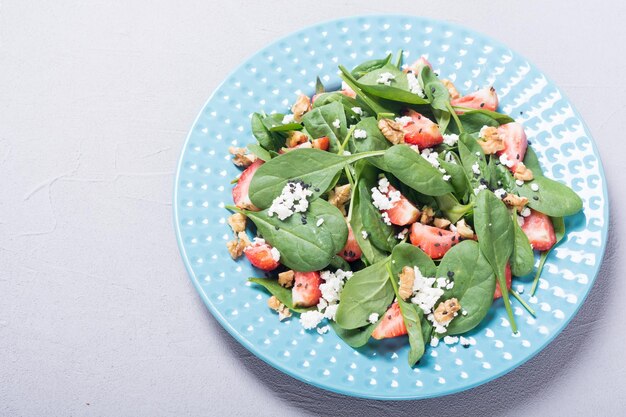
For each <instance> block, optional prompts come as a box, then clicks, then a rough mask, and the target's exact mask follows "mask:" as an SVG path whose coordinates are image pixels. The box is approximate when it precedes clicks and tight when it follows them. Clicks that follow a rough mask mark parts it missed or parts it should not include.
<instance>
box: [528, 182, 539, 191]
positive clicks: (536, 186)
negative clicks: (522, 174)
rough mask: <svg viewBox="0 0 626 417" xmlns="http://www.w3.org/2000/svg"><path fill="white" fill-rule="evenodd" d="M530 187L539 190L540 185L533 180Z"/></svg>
mask: <svg viewBox="0 0 626 417" xmlns="http://www.w3.org/2000/svg"><path fill="white" fill-rule="evenodd" d="M530 189H531V190H533V191H539V185H537V183H534V182H533V183H532V184H530Z"/></svg>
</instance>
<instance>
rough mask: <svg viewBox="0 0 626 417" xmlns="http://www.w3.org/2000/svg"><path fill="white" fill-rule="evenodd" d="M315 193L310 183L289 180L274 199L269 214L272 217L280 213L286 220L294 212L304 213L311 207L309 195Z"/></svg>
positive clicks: (281, 217) (280, 217)
mask: <svg viewBox="0 0 626 417" xmlns="http://www.w3.org/2000/svg"><path fill="white" fill-rule="evenodd" d="M311 195H313V191H311V190H310V189H309V187H308V185H305V184H303V183H302V182H292V181H290V182H288V183H287V184H285V187H284V188H283V191H282V193H281V194H280V195H279V196H278V197H276V198H275V199H274V201H272V205H271V206H270V208H269V210H268V211H267V214H268V215H269V216H270V217H272V216H274V214H276V215H278V218H279V219H280V220H285V219H286V218H288V217H290V216H291V215H292V214H294V213H304V212H305V211H307V209H308V208H309V200H307V197H309V196H311Z"/></svg>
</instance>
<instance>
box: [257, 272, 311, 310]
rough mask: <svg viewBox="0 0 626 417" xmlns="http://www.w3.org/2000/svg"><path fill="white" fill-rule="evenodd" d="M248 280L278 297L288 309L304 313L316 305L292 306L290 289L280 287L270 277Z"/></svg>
mask: <svg viewBox="0 0 626 417" xmlns="http://www.w3.org/2000/svg"><path fill="white" fill-rule="evenodd" d="M248 281H250V282H253V283H255V284H258V285H260V286H262V287H263V288H265V289H266V290H267V291H269V293H270V294H272V295H273V296H275V297H276V298H278V300H279V301H280V302H281V303H283V304H284V305H285V306H286V307H287V308H288V309H289V310H293V311H295V312H297V313H304V312H305V311H309V310H312V309H314V308H316V307H305V308H302V307H294V305H293V300H292V298H291V289H289V288H285V287H282V286H281V285H280V284H279V283H278V281H277V280H275V279H271V278H248Z"/></svg>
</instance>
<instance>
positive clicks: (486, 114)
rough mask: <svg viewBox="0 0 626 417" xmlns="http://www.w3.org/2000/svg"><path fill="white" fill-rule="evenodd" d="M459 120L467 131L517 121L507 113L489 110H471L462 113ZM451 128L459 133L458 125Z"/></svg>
mask: <svg viewBox="0 0 626 417" xmlns="http://www.w3.org/2000/svg"><path fill="white" fill-rule="evenodd" d="M459 120H460V121H461V123H462V124H463V129H464V130H465V132H466V133H476V132H480V129H482V127H483V126H493V127H498V126H500V125H503V124H506V123H511V122H514V121H515V120H513V119H512V118H510V117H509V116H507V115H506V114H502V113H497V112H494V111H489V110H469V111H466V112H464V113H463V114H460V115H459ZM450 130H451V131H452V132H453V133H458V129H457V128H456V126H454V127H453V126H450Z"/></svg>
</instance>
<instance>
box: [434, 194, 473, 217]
mask: <svg viewBox="0 0 626 417" xmlns="http://www.w3.org/2000/svg"><path fill="white" fill-rule="evenodd" d="M435 200H436V201H437V207H439V210H441V212H442V213H443V214H444V215H445V216H446V218H447V219H448V220H450V221H451V222H452V223H456V222H458V221H459V220H460V219H461V218H462V217H463V216H465V215H466V214H467V213H470V212H471V211H472V209H473V208H474V206H473V205H472V204H461V203H459V201H458V200H457V199H456V197H455V196H454V195H452V194H444V195H442V196H438V197H435Z"/></svg>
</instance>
